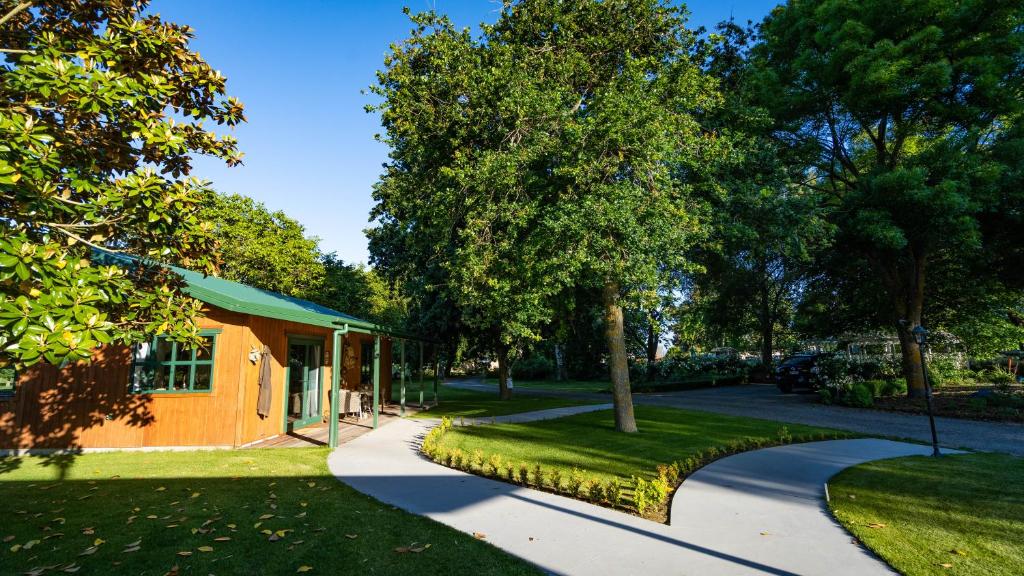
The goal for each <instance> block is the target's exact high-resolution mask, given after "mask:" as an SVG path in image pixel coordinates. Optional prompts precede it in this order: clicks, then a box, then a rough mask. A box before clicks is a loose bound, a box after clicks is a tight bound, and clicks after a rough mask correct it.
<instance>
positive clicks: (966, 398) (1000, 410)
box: [873, 386, 1024, 422]
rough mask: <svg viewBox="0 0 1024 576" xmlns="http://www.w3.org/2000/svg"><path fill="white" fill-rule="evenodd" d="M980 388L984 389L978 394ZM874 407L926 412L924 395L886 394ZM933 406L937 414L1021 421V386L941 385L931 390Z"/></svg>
mask: <svg viewBox="0 0 1024 576" xmlns="http://www.w3.org/2000/svg"><path fill="white" fill-rule="evenodd" d="M979 391H987V392H986V393H985V394H986V395H984V396H977V395H976V394H977V393H978V392H979ZM873 407H874V408H876V409H878V410H888V411H892V412H907V413H911V414H926V413H927V411H928V405H927V403H926V401H925V399H924V398H907V397H906V396H886V397H881V398H876V399H875V401H874V406H873ZM932 407H933V409H934V412H935V415H936V416H943V417H947V418H964V419H968V420H988V421H997V422H1024V388H1022V387H1020V386H1014V387H1012V388H1009V389H1007V391H999V390H997V389H995V388H992V387H985V386H963V387H956V388H952V387H951V388H940V389H938V390H935V391H934V392H933V393H932Z"/></svg>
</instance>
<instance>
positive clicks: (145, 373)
mask: <svg viewBox="0 0 1024 576" xmlns="http://www.w3.org/2000/svg"><path fill="white" fill-rule="evenodd" d="M155 378H156V369H155V368H154V367H153V366H146V365H140V366H136V367H135V373H134V374H132V382H133V385H134V390H135V391H136V392H141V391H143V390H152V389H153V388H154V387H155V386H156V382H154V380H155Z"/></svg>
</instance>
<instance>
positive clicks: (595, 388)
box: [486, 378, 611, 392]
mask: <svg viewBox="0 0 1024 576" xmlns="http://www.w3.org/2000/svg"><path fill="white" fill-rule="evenodd" d="M486 382H487V383H488V384H491V385H494V386H497V385H498V381H497V380H495V379H494V378H488V379H487V380H486ZM512 385H513V389H515V388H525V389H527V390H530V389H533V390H558V391H561V392H609V391H610V390H611V384H610V383H609V382H608V381H607V380H561V381H559V380H516V381H514V382H513V384H512Z"/></svg>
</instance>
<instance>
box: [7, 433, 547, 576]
mask: <svg viewBox="0 0 1024 576" xmlns="http://www.w3.org/2000/svg"><path fill="white" fill-rule="evenodd" d="M268 452H269V451H268ZM280 452H281V453H282V455H281V456H278V455H274V456H272V458H273V459H274V460H275V464H274V467H277V466H281V465H286V463H287V461H288V460H289V459H292V458H294V459H296V460H297V461H298V462H299V466H298V467H297V468H298V471H299V472H298V473H299V474H301V475H288V473H287V472H286V473H285V474H281V475H275V474H273V471H270V472H271V473H269V474H268V473H267V472H268V470H267V468H268V467H267V466H265V465H264V459H263V458H262V457H261V455H260V454H258V453H255V452H248V453H246V454H242V455H240V454H239V453H230V455H229V456H228V457H229V458H231V459H232V463H231V464H230V465H223V459H222V458H219V457H217V456H214V457H209V456H208V455H202V456H200V457H199V459H200V460H201V461H200V462H198V463H196V464H195V465H194V466H191V465H189V464H188V453H175V454H174V455H173V456H172V457H171V458H166V457H165V456H166V454H165V453H154V454H147V455H145V457H140V458H139V465H138V470H139V473H140V474H146V473H147V472H146V467H147V465H157V466H160V465H163V464H166V463H167V462H168V461H170V462H171V463H172V467H171V468H170V469H168V470H166V475H167V476H173V477H163V478H160V477H153V478H132V477H128V476H129V472H127V470H126V468H125V467H124V466H120V467H115V470H116V471H119V472H120V474H110V473H109V472H110V471H109V470H104V468H105V466H104V462H103V461H102V460H96V461H95V463H94V461H91V460H92V459H91V457H92V456H94V455H92V454H88V455H84V456H82V457H80V458H79V459H78V461H77V462H75V464H74V470H75V471H76V475H77V476H81V478H76V479H73V480H61V479H59V476H60V475H61V474H60V472H57V473H56V474H54V471H53V470H52V469H50V470H48V469H46V468H45V467H43V466H42V463H41V462H40V461H38V460H36V461H31V460H32V459H31V458H29V459H21V460H23V462H22V464H21V465H20V466H19V468H20V470H19V471H18V472H16V473H14V474H13V475H8V476H7V477H6V478H5V479H0V500H2V501H4V502H5V503H7V504H5V510H6V514H5V522H4V525H3V527H2V528H0V538H2V539H3V540H4V541H5V545H4V549H3V550H2V551H0V555H2V557H0V564H2V565H3V567H4V568H3V569H2V572H4V573H11V574H13V573H22V572H28V571H33V570H37V569H39V568H48V570H49V571H55V572H60V571H61V570H67V569H70V571H75V570H76V567H77V569H79V570H80V572H79V573H82V574H86V573H88V574H104V573H150V574H164V573H167V572H169V571H173V568H174V567H175V566H177V567H178V569H177V570H178V572H180V573H182V574H185V573H195V574H207V573H217V574H221V573H230V574H294V573H296V571H297V570H299V568H300V567H301V566H310V567H311V568H312V569H313V570H316V573H331V572H332V571H335V570H340V569H341V568H342V567H349V568H351V567H355V566H361V565H366V563H368V562H369V563H372V566H373V569H374V570H375V571H380V572H381V573H386V574H410V575H412V574H432V573H436V574H446V573H450V571H451V569H452V567H454V566H463V567H465V568H466V569H467V570H468V569H470V567H471V568H472V570H473V572H474V573H484V574H495V575H497V574H535V573H536V571H535V570H534V569H533V568H532V567H530V566H528V565H526V564H524V563H522V562H520V561H518V560H516V559H514V558H512V557H510V556H508V555H506V554H505V553H503V552H501V551H499V550H497V549H496V548H494V547H492V546H490V545H489V544H487V543H484V542H479V541H477V540H475V539H473V538H472V537H470V536H466V535H464V534H461V533H458V532H456V531H454V530H452V529H450V528H448V527H445V526H443V525H441V524H438V523H435V522H433V521H431V520H429V519H426V518H421V517H417V516H414V515H411V514H408V513H405V512H402V511H400V510H397V509H395V508H393V507H391V506H387V505H385V504H382V503H380V502H378V501H376V500H373V499H372V498H370V497H368V496H365V495H363V494H360V493H358V492H356V491H355V490H353V489H351V488H349V487H348V486H345V485H343V484H341V483H339V482H337V481H336V480H335V479H334V478H333V477H332V476H330V475H329V474H328V473H327V472H326V469H325V468H323V469H320V470H311V469H310V468H311V467H310V466H307V465H305V464H308V463H309V462H308V458H309V454H310V452H312V453H314V454H315V458H316V459H318V460H319V461H320V462H322V461H323V459H324V458H326V451H322V450H312V451H310V450H302V449H296V450H281V451H280ZM119 456H120V457H122V458H131V457H132V456H130V455H129V454H128V453H123V454H121V455H119ZM245 456H253V458H252V459H250V460H246V459H244V458H245ZM24 460H30V461H28V462H25V461H24ZM4 461H5V459H0V462H4ZM246 462H252V467H255V468H257V470H249V466H246V464H245V463H246ZM239 463H241V467H239ZM93 466H96V468H92V467H93ZM128 468H130V466H129V467H128ZM150 472H152V471H150ZM232 474H238V475H232ZM246 474H252V475H246ZM15 477H18V479H13V478H15ZM427 544H429V545H430V546H429V547H426V546H425V545H427ZM411 548H415V549H418V550H419V551H418V553H417V552H409V551H407V550H408V549H411ZM396 549H399V550H400V551H396ZM402 550H406V551H402ZM347 569H348V568H346V570H347Z"/></svg>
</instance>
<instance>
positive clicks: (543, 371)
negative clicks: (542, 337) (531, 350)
mask: <svg viewBox="0 0 1024 576" xmlns="http://www.w3.org/2000/svg"><path fill="white" fill-rule="evenodd" d="M554 372H555V364H554V362H552V361H551V360H548V359H547V357H545V356H543V355H540V354H530V355H529V356H527V357H526V358H523V359H522V360H519V361H518V362H516V363H514V364H512V378H513V379H519V380H545V379H547V378H550V377H551V375H552V374H554Z"/></svg>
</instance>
